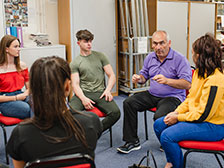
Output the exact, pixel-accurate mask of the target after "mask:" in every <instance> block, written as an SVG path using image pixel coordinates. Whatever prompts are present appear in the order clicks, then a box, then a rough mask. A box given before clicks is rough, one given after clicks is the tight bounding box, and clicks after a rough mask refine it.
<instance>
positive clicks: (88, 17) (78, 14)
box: [70, 0, 116, 92]
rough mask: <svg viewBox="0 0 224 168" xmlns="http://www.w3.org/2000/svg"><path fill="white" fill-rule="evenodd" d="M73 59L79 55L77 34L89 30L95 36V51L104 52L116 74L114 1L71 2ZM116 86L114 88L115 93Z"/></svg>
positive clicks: (86, 0) (79, 0)
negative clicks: (82, 30) (79, 31)
mask: <svg viewBox="0 0 224 168" xmlns="http://www.w3.org/2000/svg"><path fill="white" fill-rule="evenodd" d="M70 3H71V12H72V17H71V23H72V26H71V30H72V37H71V39H72V40H73V41H72V43H73V48H72V50H73V51H72V54H73V55H72V57H73V58H74V57H75V56H76V55H78V54H79V47H78V45H77V43H76V42H77V41H76V38H75V33H76V32H77V31H78V30H80V29H88V30H90V31H91V32H92V33H93V34H94V40H93V47H92V49H93V50H96V51H100V52H103V53H104V54H105V55H106V56H107V57H108V58H109V60H110V64H111V65H112V67H113V70H114V73H115V74H116V43H115V38H116V30H115V29H116V23H115V1H114V0H97V1H96V0H75V1H73V0H70ZM115 88H116V86H115V87H114V88H113V92H114V91H116V90H115Z"/></svg>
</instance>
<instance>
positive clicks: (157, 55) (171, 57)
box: [117, 30, 192, 154]
mask: <svg viewBox="0 0 224 168" xmlns="http://www.w3.org/2000/svg"><path fill="white" fill-rule="evenodd" d="M152 48H153V49H154V52H151V53H149V54H148V56H147V57H146V58H145V60H144V64H143V67H142V70H141V71H140V74H139V75H138V74H134V75H133V76H132V82H133V83H139V84H144V83H145V82H146V81H147V80H150V87H149V90H146V91H143V92H139V93H136V94H134V95H133V96H130V97H128V98H127V99H126V100H125V101H124V102H123V108H124V122H123V140H124V141H125V144H124V145H123V146H120V147H119V148H117V150H118V152H121V153H125V154H127V153H129V152H131V151H134V150H139V149H140V148H141V146H140V142H139V138H138V136H137V130H138V129H137V126H138V122H137V121H138V112H141V111H145V110H148V109H150V108H153V107H156V108H157V110H156V112H155V114H154V118H153V119H154V120H156V119H158V118H160V117H162V116H165V115H166V114H168V113H169V112H171V111H173V110H175V109H176V107H177V106H178V105H179V104H180V103H181V102H182V101H183V100H184V99H185V97H186V90H185V89H189V88H190V87H191V78H192V71H191V67H190V64H189V62H188V60H187V59H186V57H185V56H183V55H182V54H180V53H178V52H176V51H174V50H173V49H171V40H170V39H169V35H168V33H167V32H165V31H163V30H158V31H156V32H154V33H153V35H152Z"/></svg>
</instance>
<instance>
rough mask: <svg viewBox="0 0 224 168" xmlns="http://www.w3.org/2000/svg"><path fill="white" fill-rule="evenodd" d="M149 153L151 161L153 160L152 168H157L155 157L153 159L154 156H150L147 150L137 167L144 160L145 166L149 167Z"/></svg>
mask: <svg viewBox="0 0 224 168" xmlns="http://www.w3.org/2000/svg"><path fill="white" fill-rule="evenodd" d="M149 152H150V154H151V156H152V160H153V163H154V166H155V168H157V164H156V160H155V157H154V155H153V154H152V152H151V151H149V150H148V151H147V155H146V156H144V157H143V158H142V159H141V160H140V162H139V163H138V167H140V165H141V163H142V162H143V160H144V159H145V158H146V159H147V163H146V166H149Z"/></svg>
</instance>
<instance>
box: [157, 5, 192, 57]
mask: <svg viewBox="0 0 224 168" xmlns="http://www.w3.org/2000/svg"><path fill="white" fill-rule="evenodd" d="M157 5H158V6H157V30H165V31H167V32H168V33H169V35H170V40H171V48H172V49H174V50H176V51H179V52H180V53H182V54H183V55H185V56H187V13H188V12H187V11H188V4H187V3H186V2H162V1H158V4H157Z"/></svg>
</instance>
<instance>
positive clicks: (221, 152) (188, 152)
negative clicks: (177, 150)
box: [180, 145, 224, 168]
mask: <svg viewBox="0 0 224 168" xmlns="http://www.w3.org/2000/svg"><path fill="white" fill-rule="evenodd" d="M180 147H181V148H183V149H185V150H187V151H186V152H185V153H184V168H185V167H186V164H187V156H188V154H190V153H192V152H200V153H210V154H214V155H215V158H216V160H217V162H218V164H219V166H220V168H223V166H222V163H221V161H220V159H219V158H218V155H220V156H221V157H222V159H223V161H224V151H218V150H206V149H194V148H186V147H184V146H182V145H180Z"/></svg>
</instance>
